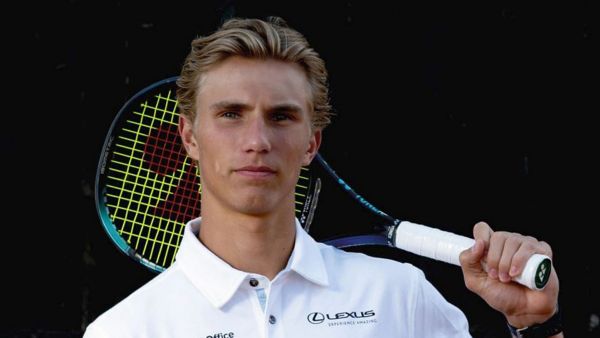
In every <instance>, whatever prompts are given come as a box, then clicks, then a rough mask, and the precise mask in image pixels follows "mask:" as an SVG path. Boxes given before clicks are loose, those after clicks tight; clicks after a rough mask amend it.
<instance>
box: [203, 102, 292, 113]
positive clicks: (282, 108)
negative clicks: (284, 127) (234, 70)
mask: <svg viewBox="0 0 600 338" xmlns="http://www.w3.org/2000/svg"><path fill="white" fill-rule="evenodd" d="M208 109H209V110H211V111H219V110H235V111H242V110H248V109H251V107H250V105H248V104H245V103H242V102H237V101H219V102H216V103H213V104H211V105H210V106H209V107H208ZM268 110H269V111H276V112H290V113H293V112H301V111H302V107H301V106H299V105H297V104H293V103H281V104H276V105H274V106H272V107H269V109H268Z"/></svg>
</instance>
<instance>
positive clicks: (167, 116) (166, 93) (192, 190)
mask: <svg viewBox="0 0 600 338" xmlns="http://www.w3.org/2000/svg"><path fill="white" fill-rule="evenodd" d="M176 81H177V77H171V78H168V79H164V80H162V81H158V82H156V83H154V84H152V85H150V86H148V87H146V88H144V89H142V90H141V91H139V92H138V93H137V94H135V95H134V96H133V97H132V98H131V99H130V100H128V101H127V102H126V103H125V104H124V105H123V107H122V108H121V109H120V110H119V112H118V114H117V115H116V117H115V119H114V121H113V123H112V125H111V127H110V129H109V132H108V134H107V136H106V139H105V141H104V145H103V147H102V152H101V156H100V160H99V163H98V169H97V173H96V184H95V200H96V208H97V211H98V215H99V217H100V220H101V223H102V226H103V228H104V230H105V231H106V233H107V234H108V236H109V238H110V239H111V241H112V242H113V243H114V244H115V245H116V246H117V248H118V249H119V250H120V251H121V252H123V253H124V254H126V255H127V256H129V257H131V258H132V259H134V260H135V261H137V262H138V263H140V264H142V265H143V266H145V267H146V268H148V269H150V270H152V271H155V272H162V271H164V270H165V269H166V268H168V267H169V266H170V265H171V264H172V263H173V262H174V260H175V255H176V254H177V251H178V249H179V245H180V242H181V239H182V236H183V231H184V228H185V224H186V222H188V221H189V220H191V219H193V218H196V217H198V216H200V211H201V202H200V198H201V191H202V187H201V182H200V175H199V171H198V168H197V166H196V164H195V162H194V161H193V160H192V159H191V158H189V157H188V156H187V154H186V152H185V149H184V147H183V144H182V142H181V139H180V136H179V132H178V123H179V111H178V109H177V99H176V95H175V93H176V88H177V84H176ZM319 191H320V180H319V178H318V177H316V176H314V175H312V170H311V169H310V167H303V168H302V170H301V173H300V177H299V179H298V183H297V185H296V190H295V207H296V217H297V218H298V220H299V221H300V223H301V225H302V226H303V227H304V228H305V229H306V230H307V231H308V228H309V226H310V224H311V222H312V218H313V215H314V211H315V207H316V204H317V200H318V194H319Z"/></svg>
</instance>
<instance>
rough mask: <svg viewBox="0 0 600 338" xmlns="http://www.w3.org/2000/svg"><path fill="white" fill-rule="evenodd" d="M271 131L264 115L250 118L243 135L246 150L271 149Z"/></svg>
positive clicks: (258, 151)
mask: <svg viewBox="0 0 600 338" xmlns="http://www.w3.org/2000/svg"><path fill="white" fill-rule="evenodd" d="M271 136H272V135H271V131H270V130H269V126H268V121H265V119H264V118H263V117H256V118H252V119H250V120H249V121H248V122H247V124H246V128H245V133H244V137H243V146H244V151H246V152H257V153H266V152H269V151H271Z"/></svg>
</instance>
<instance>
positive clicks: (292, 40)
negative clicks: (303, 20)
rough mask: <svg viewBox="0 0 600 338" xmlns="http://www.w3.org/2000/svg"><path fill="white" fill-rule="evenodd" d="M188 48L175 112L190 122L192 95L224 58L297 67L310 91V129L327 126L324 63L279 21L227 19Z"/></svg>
mask: <svg viewBox="0 0 600 338" xmlns="http://www.w3.org/2000/svg"><path fill="white" fill-rule="evenodd" d="M191 47H192V48H191V51H190V53H189V54H188V56H187V57H186V59H185V62H184V64H183V67H182V70H181V75H180V77H179V79H178V80H177V86H178V89H177V99H178V101H179V109H180V112H181V114H183V115H184V116H186V117H187V118H189V119H190V120H192V121H194V119H195V117H196V94H197V93H198V91H199V86H200V77H201V76H202V74H203V73H205V72H207V71H209V70H210V69H211V68H212V67H214V66H215V65H217V64H219V63H220V62H222V61H224V60H225V59H227V58H228V57H231V56H242V57H247V58H257V59H268V58H270V59H276V60H280V61H285V62H292V63H296V64H298V65H300V66H301V67H302V69H304V71H305V73H306V77H307V79H308V82H309V84H310V88H311V94H312V102H311V103H312V111H313V112H312V116H311V120H312V127H313V128H317V129H323V128H325V127H326V126H327V125H328V124H329V123H330V122H331V116H332V112H331V106H330V104H329V90H328V85H327V70H326V68H325V62H324V61H323V60H322V59H321V57H320V56H319V54H318V53H317V52H316V51H315V50H314V49H312V48H311V47H310V46H309V44H308V42H307V41H306V39H305V38H304V36H303V35H302V34H300V33H299V32H297V31H296V30H294V29H292V28H290V27H288V25H287V24H286V22H285V21H284V20H283V19H281V18H278V17H270V18H268V19H267V20H266V21H263V20H259V19H239V18H234V19H229V20H228V21H226V22H225V23H224V24H223V25H222V26H221V28H219V30H217V31H216V32H214V33H213V34H211V35H209V36H206V37H198V38H196V39H194V40H193V41H192V43H191Z"/></svg>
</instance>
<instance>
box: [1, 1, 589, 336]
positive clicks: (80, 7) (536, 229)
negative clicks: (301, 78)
mask: <svg viewBox="0 0 600 338" xmlns="http://www.w3.org/2000/svg"><path fill="white" fill-rule="evenodd" d="M5 13H6V15H8V16H11V17H12V18H13V19H15V20H14V22H13V23H11V24H10V26H9V27H6V28H4V29H3V31H4V32H3V35H4V36H5V39H3V60H4V62H3V65H4V69H5V74H7V76H6V79H7V80H8V81H5V86H6V87H8V89H9V90H6V89H3V92H4V93H3V100H2V101H3V103H4V104H3V108H4V109H3V110H4V114H3V116H4V118H3V122H2V131H1V142H0V150H1V151H2V157H1V159H2V165H1V166H0V167H1V177H2V178H3V184H2V187H3V188H2V191H3V194H2V197H3V198H2V201H6V202H8V203H6V202H4V203H2V214H3V216H4V218H3V220H4V222H3V228H4V230H5V231H3V232H2V239H3V240H2V250H3V251H4V252H3V255H2V257H3V258H4V260H3V261H4V263H5V264H4V267H5V268H4V269H3V270H4V272H3V278H2V286H3V287H2V301H1V302H2V304H3V305H2V308H3V310H4V311H3V313H4V314H3V315H2V316H1V317H0V336H7V337H12V336H15V337H17V336H18V337H20V336H23V337H33V336H35V337H67V336H73V337H77V336H80V335H81V330H82V328H84V327H85V325H86V324H87V323H89V322H90V321H91V320H93V319H94V318H95V317H96V316H98V315H99V314H100V313H102V312H103V311H105V310H106V309H108V308H109V307H110V306H112V305H114V304H115V303H117V302H118V301H119V300H120V299H122V298H123V297H125V296H126V295H127V294H129V293H130V292H132V291H133V290H134V289H136V288H137V287H139V286H141V285H142V284H143V283H145V282H146V281H148V280H149V279H150V278H152V277H153V276H154V275H153V273H151V272H149V271H147V270H145V269H144V268H143V267H141V266H139V265H136V264H135V263H133V261H131V260H129V259H128V258H126V257H125V256H123V255H122V254H120V253H119V252H117V250H116V249H115V247H114V246H113V244H112V243H110V242H109V240H108V238H107V236H106V235H105V234H104V232H103V230H102V228H101V225H100V222H99V220H98V217H97V214H96V210H95V205H94V200H93V189H94V179H95V170H96V165H97V161H98V157H99V152H100V148H101V146H102V143H103V141H104V136H105V133H106V132H107V130H108V128H109V126H110V123H111V121H112V119H113V117H114V116H115V114H116V113H117V111H118V109H119V108H120V106H121V105H122V104H123V103H124V102H125V101H126V99H127V98H129V97H130V96H131V95H133V94H134V93H135V92H137V91H138V90H140V89H142V88H143V87H145V86H147V85H149V84H151V83H153V82H155V81H157V80H160V79H163V78H166V77H168V76H172V75H177V73H178V71H179V67H180V65H181V63H182V60H183V58H184V56H185V55H186V54H187V51H188V46H189V42H190V41H191V39H192V38H194V37H195V36H197V35H203V34H207V33H209V32H210V31H212V30H214V29H215V28H216V27H217V26H218V24H219V23H220V20H221V19H222V18H223V17H225V16H228V15H236V16H243V17H265V16H268V15H279V16H282V17H283V18H285V19H286V20H287V21H288V23H289V24H290V25H291V26H292V27H295V28H296V29H298V30H299V31H301V32H303V33H304V34H305V35H306V36H307V38H308V39H309V41H311V42H312V44H313V46H314V47H315V49H317V50H318V51H319V52H320V53H321V55H322V57H323V58H324V59H325V60H326V62H327V65H328V69H329V71H330V76H331V79H330V87H331V94H332V103H333V105H334V108H335V110H336V112H337V114H338V115H337V117H336V118H335V120H334V123H333V125H331V126H330V127H328V129H327V130H326V132H325V138H324V144H323V146H322V151H321V153H322V154H323V155H324V156H325V157H326V158H327V159H328V161H329V162H330V164H331V165H332V166H333V167H334V168H336V170H337V171H338V173H340V174H341V175H342V176H343V177H345V178H346V179H347V181H349V183H350V184H351V185H352V186H354V187H355V189H357V190H358V191H359V192H360V193H361V194H363V195H364V196H366V197H367V199H369V200H371V201H372V202H374V203H375V204H376V205H378V206H379V207H380V208H381V209H383V210H387V211H390V213H392V214H395V215H400V216H402V217H404V218H406V219H410V220H413V221H417V222H420V223H426V224H432V225H437V226H439V227H441V228H444V229H448V230H452V231H454V232H458V233H462V234H464V235H469V234H470V229H471V227H472V225H473V224H474V223H475V222H476V221H478V220H485V221H488V222H489V223H490V224H491V225H492V226H493V227H495V228H498V229H504V230H511V231H519V232H523V233H528V234H531V235H534V236H536V237H538V238H543V239H545V240H546V241H548V242H549V243H550V244H551V245H552V246H553V248H554V250H555V265H556V268H557V270H558V272H559V275H560V277H561V295H560V297H561V304H562V305H563V309H564V317H565V322H566V325H567V332H568V333H569V334H570V336H577V337H586V336H590V337H591V336H596V337H597V335H598V332H599V330H598V328H597V326H594V325H592V324H590V323H592V322H593V319H594V318H598V316H599V315H600V305H599V304H600V303H599V301H600V299H599V298H600V296H599V292H598V287H597V284H598V278H597V277H598V273H597V269H598V267H599V264H598V262H597V259H598V254H597V251H596V250H595V249H596V248H595V245H596V241H595V238H594V237H593V236H591V235H590V234H589V233H588V232H589V231H590V229H593V227H595V226H596V225H597V221H596V218H595V217H594V216H595V215H594V214H593V211H594V208H597V205H598V198H597V194H596V191H597V188H598V181H597V179H596V177H595V175H594V174H595V173H596V172H597V170H598V165H597V164H596V163H595V162H596V160H597V159H598V158H597V157H598V151H597V146H594V144H597V142H598V140H597V139H598V136H597V133H596V132H595V130H596V128H595V126H594V124H593V123H592V121H594V120H595V119H594V117H593V114H594V111H595V112H596V114H597V112H598V109H597V107H596V108H593V107H594V104H596V103H597V84H595V85H594V83H596V82H597V81H596V78H597V77H596V78H593V76H592V69H593V68H592V66H593V64H594V62H593V61H592V60H596V61H597V58H595V59H594V58H593V56H592V45H593V44H597V37H596V36H593V34H592V26H593V25H596V27H597V17H593V16H592V14H593V12H592V9H591V5H589V3H588V2H569V3H563V4H555V5H551V4H548V3H536V4H532V3H529V4H523V3H522V2H520V1H493V2H485V4H482V3H474V4H473V3H472V4H464V3H462V4H456V3H446V2H441V3H436V2H432V1H425V2H419V5H415V4H397V5H392V2H389V1H369V2H358V1H295V2H275V1H272V2H264V1H260V2H252V1H237V2H235V1H224V0H222V1H216V0H214V1H197V2H195V3H191V2H185V1H170V2H148V1H96V2H92V1H77V0H71V1H29V2H25V3H21V4H20V5H18V7H16V8H13V9H8V8H7V9H6V10H5ZM594 20H595V21H594ZM596 63H597V62H596ZM594 86H595V87H594ZM594 88H595V90H594ZM592 93H596V97H592ZM594 99H595V100H594ZM339 196H340V195H339V191H335V189H334V188H333V187H331V186H327V185H326V186H325V189H324V191H323V193H322V196H321V200H320V206H319V208H318V209H317V216H316V220H315V223H314V224H313V228H312V234H313V236H314V237H316V238H317V239H322V238H325V237H327V236H330V235H334V234H341V233H344V232H352V231H360V230H361V229H366V228H365V225H366V224H369V222H370V221H372V220H371V219H369V218H368V216H366V214H365V213H364V212H362V211H361V210H360V209H356V207H355V206H352V202H349V200H344V198H340V197H339ZM346 203H347V205H346ZM363 250H364V251H365V252H367V253H370V254H373V255H380V256H385V257H388V258H393V259H399V260H403V261H408V262H411V263H413V264H416V265H418V266H419V267H421V268H422V269H423V270H424V271H425V272H426V274H427V276H428V277H429V278H430V280H431V281H432V282H433V283H434V284H435V285H436V287H438V288H439V289H440V291H442V293H443V294H444V295H445V296H446V297H447V298H448V299H449V300H450V301H451V302H453V303H454V304H456V305H458V306H459V307H460V308H461V309H463V310H464V311H465V313H466V314H467V316H468V317H469V320H470V322H471V327H472V330H473V335H474V336H476V337H497V336H501V335H503V334H506V333H505V331H504V326H503V325H504V324H503V321H502V317H501V316H500V315H499V314H497V313H495V312H494V311H493V310H491V309H489V308H487V307H486V305H485V304H484V303H483V302H482V301H480V300H479V299H478V298H477V297H475V296H474V295H471V294H470V293H468V291H466V289H465V287H464V286H463V284H462V278H461V274H460V270H459V269H458V268H456V267H453V266H448V265H445V264H441V263H437V262H433V261H429V260H426V259H422V258H419V257H415V256H412V255H410V254H406V253H402V252H398V251H393V250H383V249H377V248H364V249H363ZM357 273H360V272H359V271H357ZM594 316H595V317H594ZM590 325H591V326H590Z"/></svg>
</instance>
